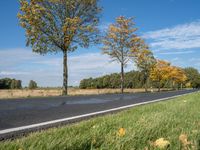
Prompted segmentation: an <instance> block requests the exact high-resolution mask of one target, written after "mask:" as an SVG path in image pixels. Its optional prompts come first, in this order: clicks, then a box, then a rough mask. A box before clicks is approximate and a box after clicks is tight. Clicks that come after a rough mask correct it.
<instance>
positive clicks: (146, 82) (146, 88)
mask: <svg viewBox="0 0 200 150" xmlns="http://www.w3.org/2000/svg"><path fill="white" fill-rule="evenodd" d="M144 84H145V85H144V87H145V92H148V86H147V84H148V79H145V83H144Z"/></svg>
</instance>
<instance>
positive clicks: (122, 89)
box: [121, 63, 124, 94]
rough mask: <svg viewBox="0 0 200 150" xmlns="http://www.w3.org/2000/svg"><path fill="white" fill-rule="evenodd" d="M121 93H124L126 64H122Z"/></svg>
mask: <svg viewBox="0 0 200 150" xmlns="http://www.w3.org/2000/svg"><path fill="white" fill-rule="evenodd" d="M121 93H122V94H123V93H124V64H123V63H121Z"/></svg>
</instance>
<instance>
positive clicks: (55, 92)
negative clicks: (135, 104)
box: [0, 88, 167, 99]
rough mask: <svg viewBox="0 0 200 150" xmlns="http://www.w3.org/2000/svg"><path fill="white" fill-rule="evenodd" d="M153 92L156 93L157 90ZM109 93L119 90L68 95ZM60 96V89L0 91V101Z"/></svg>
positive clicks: (126, 90) (118, 91) (70, 93)
mask: <svg viewBox="0 0 200 150" xmlns="http://www.w3.org/2000/svg"><path fill="white" fill-rule="evenodd" d="M153 90H154V91H157V89H153ZM163 90H167V89H163ZM124 92H125V93H135V92H144V89H125V90H124ZM109 93H120V89H72V88H71V89H69V95H92V94H109ZM60 95H62V90H61V89H36V90H28V89H24V90H0V99H6V98H23V97H43V96H60Z"/></svg>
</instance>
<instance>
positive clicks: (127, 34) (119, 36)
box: [102, 16, 141, 93]
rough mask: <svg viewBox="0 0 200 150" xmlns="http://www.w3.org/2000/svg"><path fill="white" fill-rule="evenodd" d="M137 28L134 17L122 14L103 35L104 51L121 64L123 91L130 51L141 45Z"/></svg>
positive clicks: (122, 90)
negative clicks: (126, 16) (125, 69)
mask: <svg viewBox="0 0 200 150" xmlns="http://www.w3.org/2000/svg"><path fill="white" fill-rule="evenodd" d="M136 30H137V28H136V27H135V23H134V22H133V19H132V18H128V19H127V18H125V17H123V16H120V17H118V18H116V23H114V24H111V25H110V26H109V28H108V30H107V32H106V35H105V36H104V37H103V40H102V42H103V45H104V46H103V48H102V50H103V53H104V54H107V55H109V56H110V57H111V58H112V59H113V61H117V62H118V63H120V64H121V93H123V92H124V67H125V66H126V64H127V62H128V61H129V60H130V53H131V50H132V51H136V50H137V48H138V47H139V45H140V41H141V40H140V38H139V37H138V36H137V35H136V34H135V31H136Z"/></svg>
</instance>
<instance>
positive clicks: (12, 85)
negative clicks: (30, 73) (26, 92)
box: [0, 78, 37, 89]
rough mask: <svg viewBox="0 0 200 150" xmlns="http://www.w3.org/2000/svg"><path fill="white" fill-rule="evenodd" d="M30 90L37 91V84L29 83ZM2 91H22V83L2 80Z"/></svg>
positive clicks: (0, 84)
mask: <svg viewBox="0 0 200 150" xmlns="http://www.w3.org/2000/svg"><path fill="white" fill-rule="evenodd" d="M28 88H29V89H36V88H37V83H36V82H35V81H33V80H31V81H30V82H29V86H28ZM0 89H22V81H21V80H16V79H10V78H3V79H0Z"/></svg>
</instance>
